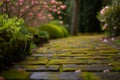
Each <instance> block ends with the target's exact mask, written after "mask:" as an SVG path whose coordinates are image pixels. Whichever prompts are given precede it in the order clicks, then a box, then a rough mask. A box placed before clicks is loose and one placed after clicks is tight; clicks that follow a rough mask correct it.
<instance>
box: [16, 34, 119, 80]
mask: <svg viewBox="0 0 120 80" xmlns="http://www.w3.org/2000/svg"><path fill="white" fill-rule="evenodd" d="M99 37H101V35H97V36H96V35H95V36H94V35H92V36H77V37H69V38H63V39H56V40H52V41H50V43H49V44H46V45H45V46H44V47H42V48H38V49H36V50H35V51H34V54H33V55H31V56H29V57H28V58H27V59H26V61H23V62H21V63H18V64H16V66H15V68H22V69H24V70H26V71H28V72H30V73H31V76H30V80H120V51H119V50H117V49H115V48H112V47H111V46H109V45H107V44H104V43H101V42H99V41H97V40H96V39H98V38H99Z"/></svg>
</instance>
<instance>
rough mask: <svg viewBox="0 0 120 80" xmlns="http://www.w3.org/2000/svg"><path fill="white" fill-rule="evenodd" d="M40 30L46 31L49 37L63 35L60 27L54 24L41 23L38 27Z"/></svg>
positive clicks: (53, 37)
mask: <svg viewBox="0 0 120 80" xmlns="http://www.w3.org/2000/svg"><path fill="white" fill-rule="evenodd" d="M39 30H40V31H46V32H47V33H48V34H49V35H50V38H51V39H55V38H61V37H64V33H63V31H62V30H61V28H60V27H58V26H57V25H54V24H43V25H41V26H40V28H39Z"/></svg>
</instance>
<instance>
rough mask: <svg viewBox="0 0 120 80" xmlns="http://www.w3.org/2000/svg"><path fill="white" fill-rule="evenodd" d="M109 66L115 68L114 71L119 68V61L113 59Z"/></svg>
mask: <svg viewBox="0 0 120 80" xmlns="http://www.w3.org/2000/svg"><path fill="white" fill-rule="evenodd" d="M110 66H112V67H113V69H114V70H116V71H119V70H120V63H119V61H113V62H111V63H110Z"/></svg>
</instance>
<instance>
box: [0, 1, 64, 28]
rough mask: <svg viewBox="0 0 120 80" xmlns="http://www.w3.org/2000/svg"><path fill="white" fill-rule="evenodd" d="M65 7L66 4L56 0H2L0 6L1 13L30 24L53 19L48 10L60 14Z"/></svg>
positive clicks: (33, 24) (34, 24)
mask: <svg viewBox="0 0 120 80" xmlns="http://www.w3.org/2000/svg"><path fill="white" fill-rule="evenodd" d="M65 9H66V5H64V4H63V3H62V2H61V1H56V0H3V1H2V5H1V6H0V12H1V13H6V14H8V16H9V17H14V16H17V17H21V18H23V19H24V20H25V22H26V24H29V25H30V26H37V25H39V24H41V23H45V22H48V21H49V20H53V19H54V17H53V16H52V14H50V13H49V12H53V13H55V14H58V15H60V14H61V11H62V10H65ZM58 17H60V18H61V16H58Z"/></svg>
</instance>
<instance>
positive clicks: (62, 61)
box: [48, 59, 87, 65]
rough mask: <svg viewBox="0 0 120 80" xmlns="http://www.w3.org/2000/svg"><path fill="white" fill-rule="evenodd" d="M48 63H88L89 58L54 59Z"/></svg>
mask: <svg viewBox="0 0 120 80" xmlns="http://www.w3.org/2000/svg"><path fill="white" fill-rule="evenodd" d="M48 64H49V65H50V64H87V60H68V59H52V60H50V62H49V63H48Z"/></svg>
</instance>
